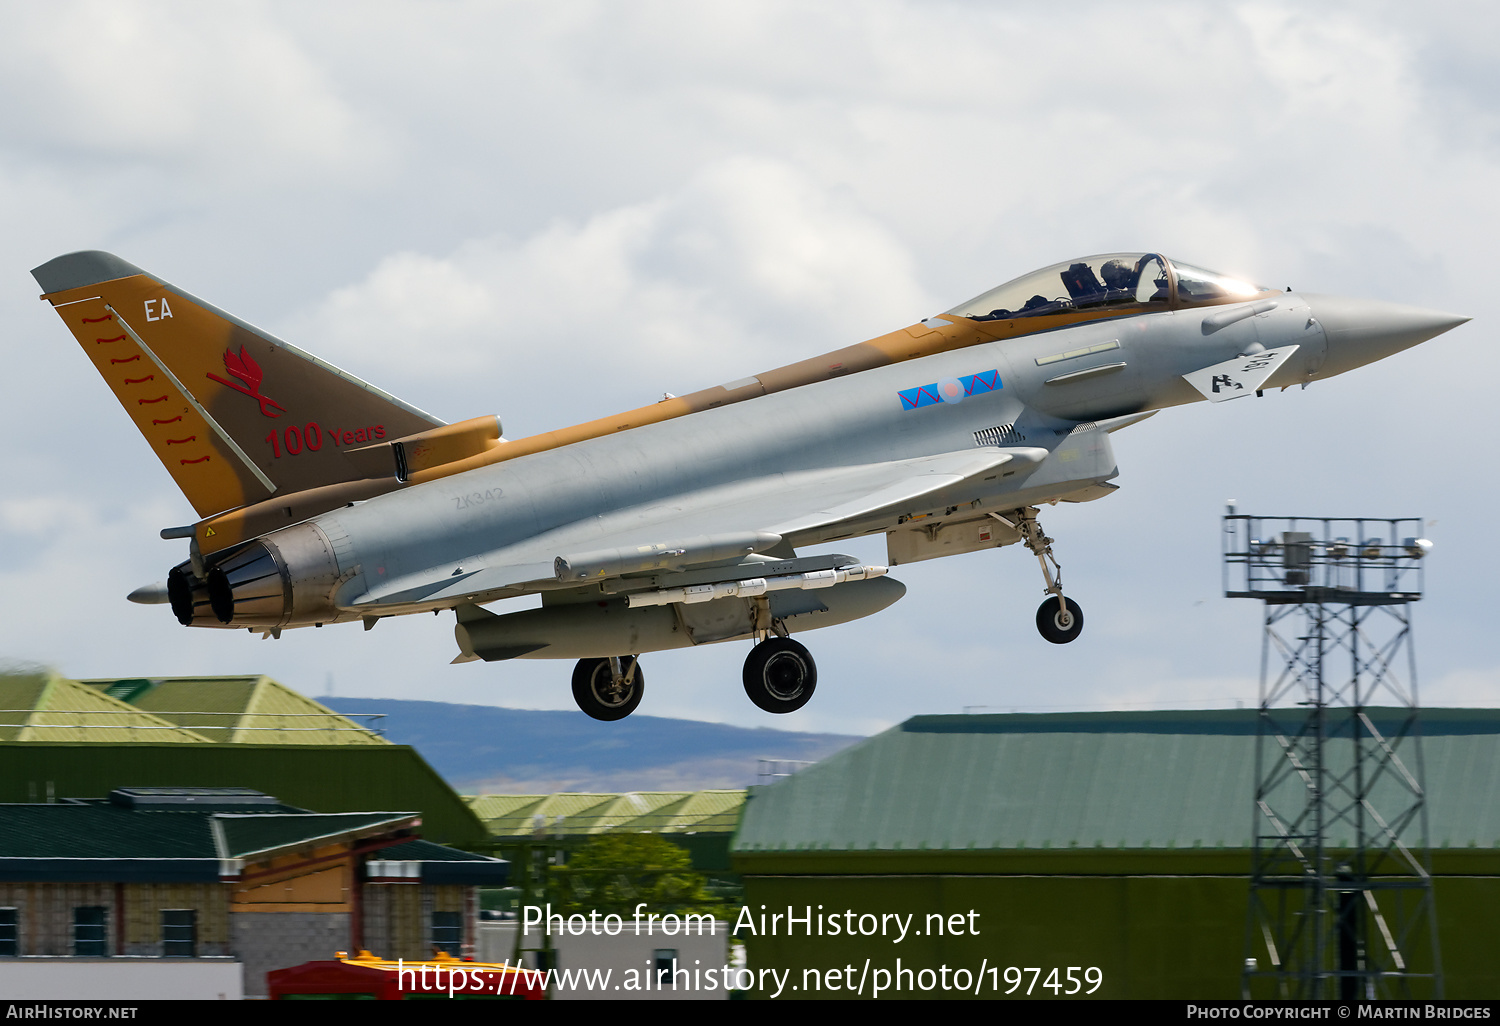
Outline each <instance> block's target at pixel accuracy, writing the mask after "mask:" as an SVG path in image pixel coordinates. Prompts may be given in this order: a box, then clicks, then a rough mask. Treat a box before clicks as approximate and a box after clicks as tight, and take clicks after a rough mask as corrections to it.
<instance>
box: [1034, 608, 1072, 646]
mask: <svg viewBox="0 0 1500 1026" xmlns="http://www.w3.org/2000/svg"><path fill="white" fill-rule="evenodd" d="M1063 601H1064V602H1066V603H1067V604H1068V618H1067V620H1066V621H1064V620H1063V617H1062V615H1061V612H1062V611H1061V610H1059V609H1058V608H1057V599H1056V598H1053V597H1052V596H1048V597H1047V600H1046V601H1045V602H1043V603H1042V604H1041V605H1040V606H1038V607H1037V611H1036V629H1037V630H1038V631H1040V632H1041V634H1042V637H1044V638H1046V639H1047V640H1048V641H1050V642H1052V644H1054V645H1066V644H1067V643H1068V642H1070V641H1072V640H1074V639H1075V638H1077V637H1078V635H1080V634H1082V633H1083V610H1082V609H1079V608H1078V603H1077V602H1074V601H1073V600H1072V599H1070V598H1065V599H1063Z"/></svg>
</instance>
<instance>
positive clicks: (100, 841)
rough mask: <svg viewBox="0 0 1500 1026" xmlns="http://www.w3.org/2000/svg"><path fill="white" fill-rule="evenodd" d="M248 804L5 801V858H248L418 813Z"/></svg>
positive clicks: (381, 827)
mask: <svg viewBox="0 0 1500 1026" xmlns="http://www.w3.org/2000/svg"><path fill="white" fill-rule="evenodd" d="M245 809H246V806H244V805H230V806H222V807H218V806H208V805H199V806H181V805H178V806H156V807H152V808H149V809H143V808H139V807H137V808H129V807H126V806H124V805H121V804H120V803H118V802H115V801H111V800H108V799H66V800H63V801H60V802H49V803H46V804H38V805H0V860H4V859H50V858H59V859H226V858H246V857H249V856H252V855H266V854H268V853H274V852H276V851H279V850H282V849H286V848H293V847H301V846H303V845H307V844H315V843H329V844H331V843H333V842H334V841H347V840H350V839H357V838H359V837H361V836H364V835H372V834H380V833H388V832H391V831H393V830H398V829H404V828H406V827H408V826H410V825H411V823H410V821H411V820H412V819H413V818H414V817H413V814H412V813H409V812H401V813H393V812H351V813H336V814H331V815H330V814H323V813H315V812H307V811H305V810H302V809H294V808H292V807H291V806H287V805H279V804H277V805H261V806H255V810H256V811H254V812H246V811H245ZM434 847H436V846H434Z"/></svg>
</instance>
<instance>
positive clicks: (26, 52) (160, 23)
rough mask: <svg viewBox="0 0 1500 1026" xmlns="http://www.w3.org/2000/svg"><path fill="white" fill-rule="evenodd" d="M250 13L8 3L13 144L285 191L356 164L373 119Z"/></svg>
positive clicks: (244, 7)
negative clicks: (268, 181) (276, 183)
mask: <svg viewBox="0 0 1500 1026" xmlns="http://www.w3.org/2000/svg"><path fill="white" fill-rule="evenodd" d="M266 13H267V12H266V11H265V10H264V8H263V7H261V6H260V5H256V4H243V3H241V4H224V5H213V6H212V7H205V6H203V5H199V4H191V3H166V4H143V3H119V2H108V0H84V2H75V3H59V4H45V5H20V6H17V7H12V8H11V9H10V10H9V12H8V14H7V32H6V34H5V39H4V41H3V42H0V55H3V56H0V69H3V70H0V89H3V91H4V93H5V94H7V95H9V96H12V97H15V96H17V95H25V96H26V98H27V99H26V102H25V103H22V104H14V103H7V104H5V105H4V111H5V113H3V114H0V119H3V122H6V123H8V126H9V129H10V132H11V133H12V136H13V139H14V140H15V141H20V142H22V143H23V145H25V144H26V143H29V144H30V145H32V146H36V147H44V148H47V149H50V150H54V151H58V152H60V153H74V154H86V155H88V156H89V157H91V158H92V159H94V160H101V159H102V160H107V161H111V162H114V163H115V166H116V167H117V168H118V166H119V162H120V161H122V160H124V161H127V162H158V161H162V162H167V163H170V164H175V165H179V166H182V167H185V168H187V169H189V173H190V174H194V175H212V176H214V177H217V178H219V179H221V180H223V179H228V180H231V181H233V180H238V181H240V182H250V181H261V180H264V179H265V178H266V176H271V177H272V178H274V179H277V180H280V181H282V182H283V183H284V182H285V181H286V179H287V178H288V177H289V176H291V177H294V178H296V179H299V180H305V179H306V177H307V176H308V175H309V174H317V173H319V172H322V173H327V172H329V171H331V170H334V169H338V170H339V171H340V173H342V174H343V175H346V176H347V175H349V174H350V173H351V172H355V171H357V169H358V168H360V167H361V166H362V165H365V164H367V162H368V160H369V158H370V157H371V156H372V154H373V153H375V152H378V149H379V147H378V145H376V144H375V143H374V141H373V140H372V139H371V134H372V131H373V127H372V124H371V122H370V121H369V120H368V119H366V118H363V117H361V116H360V115H358V114H356V112H355V111H354V109H352V108H351V107H350V105H348V104H347V103H345V102H344V101H343V100H342V99H341V98H340V97H338V96H337V95H336V94H335V92H334V91H333V89H332V85H331V83H330V82H329V79H328V76H327V74H326V73H325V72H324V70H323V69H321V68H319V67H318V66H317V65H316V64H314V63H313V62H312V61H311V60H309V58H308V55H307V54H306V52H305V51H304V49H303V47H302V46H301V45H299V43H298V42H297V40H296V39H295V29H294V28H293V27H292V26H290V25H287V24H284V23H283V24H278V23H277V22H276V21H275V20H273V19H271V18H268V17H266Z"/></svg>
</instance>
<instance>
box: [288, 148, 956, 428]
mask: <svg viewBox="0 0 1500 1026" xmlns="http://www.w3.org/2000/svg"><path fill="white" fill-rule="evenodd" d="M914 277H915V275H914V272H913V268H912V264H911V260H910V258H909V256H908V254H907V253H906V251H905V250H904V249H903V247H902V246H901V245H900V243H899V242H898V241H897V240H896V239H895V238H893V237H892V235H891V234H890V233H889V232H888V231H887V230H885V229H884V228H883V227H882V226H881V225H880V224H879V223H878V222H877V221H876V220H875V219H873V218H872V217H870V216H869V215H868V214H867V213H866V212H864V211H862V210H860V209H859V208H858V207H857V205H855V204H853V203H852V202H850V201H849V200H848V199H847V198H846V197H840V196H839V195H837V194H833V195H830V194H829V193H828V191H827V190H825V189H820V188H819V187H818V185H817V183H815V182H812V181H810V180H809V179H808V178H807V176H806V175H805V174H802V173H800V172H798V171H797V170H796V169H794V168H792V167H790V166H789V165H787V164H785V163H783V162H779V161H773V160H769V159H763V158H739V159H735V160H730V161H726V162H724V163H721V164H718V165H715V166H711V167H709V168H706V169H705V170H704V171H703V172H702V173H701V174H700V175H698V176H697V177H696V178H695V179H694V180H693V181H691V182H690V183H688V184H687V186H686V187H685V188H684V189H683V190H681V191H680V192H679V193H676V194H674V195H671V196H667V197H663V198H658V199H653V200H648V201H645V202H641V203H636V204H632V205H629V206H625V207H621V208H617V209H614V210H610V211H606V212H604V213H600V214H597V215H594V216H592V217H589V218H587V219H586V220H583V221H581V222H569V221H557V222H554V223H553V224H552V225H550V226H549V227H547V228H545V229H544V230H542V231H539V232H537V233H536V234H534V235H531V236H530V237H528V238H525V239H521V240H518V241H512V240H510V239H508V238H505V237H488V238H482V239H473V240H470V241H467V242H465V243H463V244H462V245H460V246H459V247H457V248H456V249H455V250H453V251H452V252H450V253H447V254H444V255H440V256H438V255H428V254H421V253H413V252H403V253H397V254H394V255H392V256H389V257H386V258H385V259H384V260H382V261H381V262H380V263H379V264H378V265H377V266H376V267H375V269H374V270H373V271H371V272H370V273H369V274H368V275H367V276H366V277H365V278H364V280H362V281H360V282H358V283H356V284H353V285H349V286H346V287H343V288H340V289H338V290H336V291H334V292H333V293H332V294H331V295H330V296H328V298H327V299H326V300H325V301H323V302H322V303H321V304H320V305H319V306H318V307H317V308H316V309H314V310H313V311H311V312H310V313H308V314H306V315H305V316H304V317H303V318H301V319H300V322H296V323H294V325H293V327H292V328H291V329H290V333H291V334H292V337H295V338H298V339H301V340H304V344H306V345H309V346H314V347H315V348H317V349H318V350H319V352H320V353H322V354H324V355H327V356H329V357H330V358H332V359H335V360H336V361H340V360H346V361H349V362H350V363H351V364H352V363H354V362H356V361H357V362H358V365H359V366H360V367H363V368H370V367H373V368H376V369H377V370H369V371H367V373H371V374H375V373H384V374H387V375H389V376H390V377H391V379H392V380H397V381H399V380H401V379H406V380H411V379H413V378H415V379H418V380H423V379H425V380H427V381H441V382H444V383H453V382H455V380H456V379H457V378H458V376H460V375H462V376H463V377H464V378H465V379H466V380H467V382H468V384H467V386H466V385H463V384H460V385H459V389H458V391H459V398H460V399H467V400H469V401H471V402H474V401H479V402H482V401H486V400H488V401H490V402H493V401H494V397H493V395H488V396H487V395H486V393H485V392H483V391H481V390H480V389H479V387H478V386H479V385H480V383H481V382H484V381H490V382H498V383H499V386H498V387H500V388H501V389H502V390H503V391H504V392H505V393H506V394H507V395H509V396H510V398H511V399H512V400H513V401H518V402H520V403H521V404H523V411H524V412H523V418H533V419H536V421H537V423H536V428H537V429H542V428H551V427H557V426H561V425H560V424H559V423H558V422H557V420H556V419H555V418H556V417H557V416H558V415H559V414H558V412H557V411H558V410H559V408H562V409H569V411H570V413H572V415H574V416H577V417H578V418H579V419H582V418H585V417H594V416H600V415H603V414H605V413H613V412H617V411H618V410H621V409H627V408H630V407H632V406H636V405H644V404H646V403H649V402H651V401H653V400H655V399H657V398H659V397H660V392H659V391H653V388H654V389H658V390H660V389H666V390H671V391H675V392H678V393H681V392H685V391H690V390H692V389H695V388H702V387H707V386H709V385H713V384H718V383H720V382H721V381H723V380H730V379H733V378H737V377H741V376H743V375H745V374H747V373H753V372H756V371H760V370H766V369H769V368H771V367H774V366H777V365H779V364H782V363H786V362H790V361H792V360H795V359H798V358H801V357H804V356H807V355H810V354H812V353H815V352H818V351H821V350H827V349H832V348H837V347H838V346H841V345H846V344H848V343H850V342H853V341H858V340H859V337H860V336H859V335H858V334H857V333H858V332H859V331H861V330H864V331H866V332H867V333H868V334H871V335H873V334H875V333H876V332H877V331H879V330H890V329H891V328H894V327H897V326H900V325H904V324H909V323H912V322H913V321H915V320H918V319H920V318H921V317H922V316H924V315H925V314H926V313H930V312H931V311H930V310H929V309H928V306H929V304H928V302H927V301H926V299H925V297H924V296H923V294H922V292H921V290H920V289H919V288H918V287H917V285H916V284H915V281H914ZM864 325H869V327H867V328H863V327H862V326H864ZM876 326H879V327H878V328H877V327H876ZM851 332H854V333H856V334H854V335H853V337H851V335H850V333H851ZM397 375H399V377H397ZM377 383H380V382H377ZM621 383H625V385H626V386H627V387H626V388H624V389H622V388H620V384H621ZM632 384H634V385H635V390H634V391H633V392H632V391H631V390H630V387H629V386H630V385H632ZM538 393H540V394H541V396H542V400H541V401H540V403H539V404H538V405H537V407H535V408H532V407H530V406H527V405H526V404H527V403H528V400H530V399H531V397H533V396H536V395H537V394H538ZM446 401H447V402H448V405H449V407H450V408H451V407H452V405H453V403H454V398H453V397H452V396H449V397H448V399H447V400H446ZM590 404H592V405H590ZM544 411H545V412H544ZM481 412H489V411H488V410H486V409H483V408H471V409H469V410H466V411H464V412H463V413H462V414H455V415H462V416H474V415H478V414H479V413H481ZM548 417H550V418H553V419H552V420H551V421H550V422H543V421H542V418H548ZM508 430H509V429H508ZM511 433H512V434H514V432H511Z"/></svg>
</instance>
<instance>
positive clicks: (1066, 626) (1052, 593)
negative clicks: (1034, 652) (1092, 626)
mask: <svg viewBox="0 0 1500 1026" xmlns="http://www.w3.org/2000/svg"><path fill="white" fill-rule="evenodd" d="M1036 514H1037V509H1036V507H1035V506H1027V507H1025V508H1023V509H1018V510H1016V511H1014V512H1013V513H1012V514H1011V517H1014V520H1012V519H1010V518H1008V517H1003V516H1001V515H1000V514H998V513H991V514H990V516H992V517H994V518H995V519H996V520H998V521H1000V522H1001V523H1002V524H1005V525H1006V526H1007V527H1010V528H1011V529H1013V530H1015V531H1016V532H1018V533H1019V534H1020V535H1021V540H1022V541H1024V542H1025V543H1026V547H1027V548H1028V549H1030V550H1031V552H1032V554H1033V555H1034V556H1036V560H1037V562H1038V563H1040V564H1041V566H1042V576H1043V577H1044V578H1046V581H1047V595H1048V598H1047V599H1046V600H1045V601H1043V602H1042V604H1041V606H1040V607H1039V608H1038V609H1037V611H1036V629H1037V630H1038V631H1039V632H1041V635H1042V637H1043V638H1045V639H1046V640H1048V641H1050V642H1052V644H1054V645H1066V644H1067V643H1068V642H1070V641H1073V640H1074V639H1075V638H1077V637H1078V635H1080V634H1082V633H1083V610H1082V609H1081V608H1080V607H1079V605H1078V603H1076V602H1074V601H1073V600H1072V599H1070V598H1066V597H1064V595H1063V590H1062V565H1061V564H1060V563H1058V561H1057V557H1056V556H1054V555H1053V554H1052V539H1051V538H1048V537H1047V536H1046V534H1044V533H1043V532H1042V525H1041V524H1040V523H1038V522H1037V519H1036ZM1049 563H1050V564H1051V566H1048V565H1047V564H1049ZM1054 570H1056V571H1057V576H1056V577H1054V576H1053V574H1052V571H1054Z"/></svg>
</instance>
